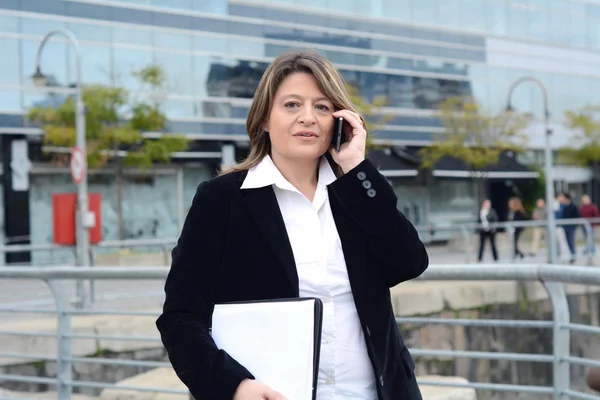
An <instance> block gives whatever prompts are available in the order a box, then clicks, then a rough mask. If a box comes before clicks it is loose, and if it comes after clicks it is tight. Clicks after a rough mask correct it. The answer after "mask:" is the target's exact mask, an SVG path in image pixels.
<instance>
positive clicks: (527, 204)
mask: <svg viewBox="0 0 600 400" xmlns="http://www.w3.org/2000/svg"><path fill="white" fill-rule="evenodd" d="M531 169H532V170H534V171H536V172H538V173H539V174H540V177H539V178H538V179H535V180H533V179H531V180H529V179H528V180H523V181H522V182H518V183H517V188H518V190H519V194H520V197H521V200H522V202H523V208H525V211H527V213H528V214H529V215H531V214H532V213H533V210H534V209H535V205H536V202H537V200H538V199H545V198H546V175H545V174H544V168H542V167H541V166H538V165H534V166H531Z"/></svg>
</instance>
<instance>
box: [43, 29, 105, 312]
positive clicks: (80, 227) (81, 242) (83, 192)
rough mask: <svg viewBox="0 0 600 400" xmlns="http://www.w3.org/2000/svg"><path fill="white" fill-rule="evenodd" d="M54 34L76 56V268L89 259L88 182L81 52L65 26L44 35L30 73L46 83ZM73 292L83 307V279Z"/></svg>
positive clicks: (84, 265)
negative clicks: (79, 167)
mask: <svg viewBox="0 0 600 400" xmlns="http://www.w3.org/2000/svg"><path fill="white" fill-rule="evenodd" d="M54 35H62V36H64V37H66V38H67V39H68V40H69V41H70V42H71V45H72V46H73V48H74V49H75V57H76V70H77V95H76V97H77V100H76V106H75V107H76V108H75V143H76V146H77V147H79V149H80V150H81V153H82V157H81V158H82V159H83V164H84V165H83V169H84V172H83V174H82V175H83V176H82V179H81V182H80V183H79V184H78V185H77V211H78V212H77V220H76V221H77V222H76V229H75V233H76V241H77V243H76V251H77V257H76V258H77V265H78V266H80V267H88V266H89V265H90V262H89V258H88V257H89V231H88V228H90V227H91V226H90V225H93V224H91V223H90V222H91V221H90V220H91V219H90V215H89V210H88V183H87V166H86V164H87V163H86V160H87V152H86V136H85V105H84V103H83V93H82V87H81V52H80V50H79V41H78V40H77V38H76V37H75V35H74V34H73V32H71V31H70V30H68V29H64V28H59V29H53V30H51V31H50V32H48V33H47V34H46V36H45V37H44V39H42V42H41V43H40V46H39V47H38V51H37V58H36V68H35V73H34V74H33V75H32V77H31V78H32V80H33V83H34V84H35V85H36V86H46V85H47V83H48V77H47V76H46V75H44V74H43V73H42V68H41V60H42V51H43V49H44V46H45V44H46V43H47V42H48V40H49V39H50V38H51V37H52V36H54ZM77 295H78V299H79V306H80V307H83V306H84V305H87V296H85V290H84V286H83V281H82V280H79V281H77Z"/></svg>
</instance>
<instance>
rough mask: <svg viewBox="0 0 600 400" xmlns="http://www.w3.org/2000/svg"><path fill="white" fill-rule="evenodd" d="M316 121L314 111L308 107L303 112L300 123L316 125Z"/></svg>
mask: <svg viewBox="0 0 600 400" xmlns="http://www.w3.org/2000/svg"><path fill="white" fill-rule="evenodd" d="M315 121H316V118H315V115H314V110H313V109H312V107H306V108H304V109H303V110H302V114H301V115H300V122H302V123H303V124H307V125H308V124H310V125H312V124H314V123H315Z"/></svg>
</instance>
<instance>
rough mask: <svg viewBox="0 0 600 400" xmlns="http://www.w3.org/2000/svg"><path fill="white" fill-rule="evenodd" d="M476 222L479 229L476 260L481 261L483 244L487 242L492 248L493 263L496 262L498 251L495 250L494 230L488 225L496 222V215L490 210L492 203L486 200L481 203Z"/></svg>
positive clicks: (494, 211)
mask: <svg viewBox="0 0 600 400" xmlns="http://www.w3.org/2000/svg"><path fill="white" fill-rule="evenodd" d="M478 222H479V224H480V225H481V227H480V228H479V253H478V255H477V260H478V261H479V262H481V261H482V260H483V250H484V249H485V242H486V241H487V240H489V241H490V246H491V247H492V257H494V261H498V250H497V249H496V228H495V227H492V226H490V224H493V223H497V222H498V214H497V213H496V210H494V209H493V208H492V203H491V202H490V200H488V199H485V200H484V201H483V202H482V203H481V208H480V210H479V220H478Z"/></svg>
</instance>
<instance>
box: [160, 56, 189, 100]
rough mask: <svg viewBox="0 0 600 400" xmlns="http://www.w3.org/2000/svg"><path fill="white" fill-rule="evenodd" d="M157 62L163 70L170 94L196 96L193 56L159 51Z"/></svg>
mask: <svg viewBox="0 0 600 400" xmlns="http://www.w3.org/2000/svg"><path fill="white" fill-rule="evenodd" d="M155 62H156V64H157V65H159V66H160V67H162V68H163V70H164V72H165V74H166V79H167V90H168V92H169V93H177V94H195V93H194V92H193V85H192V84H191V82H192V56H191V55H190V54H176V53H166V52H160V51H157V52H156V53H155Z"/></svg>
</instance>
